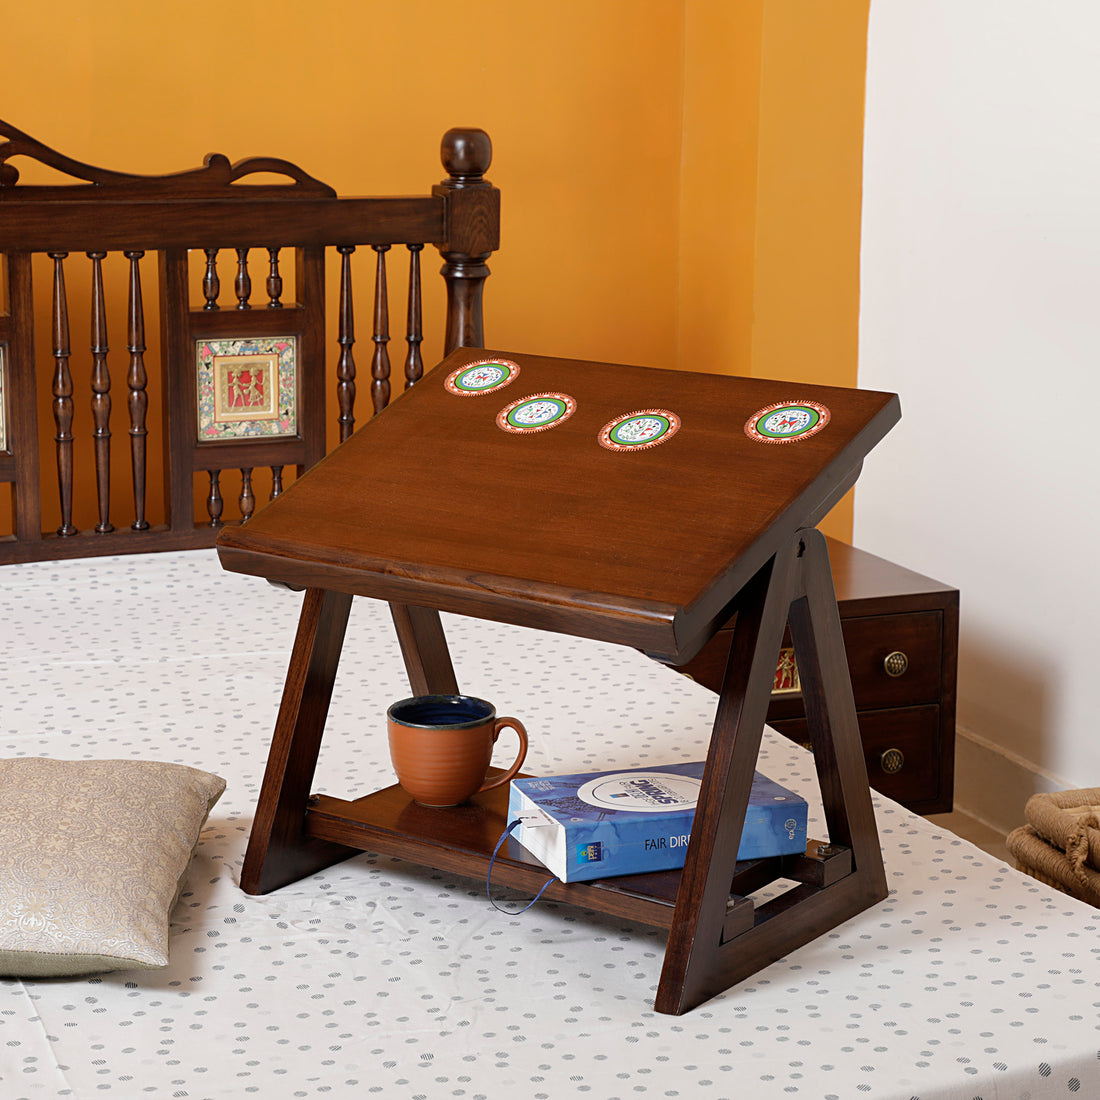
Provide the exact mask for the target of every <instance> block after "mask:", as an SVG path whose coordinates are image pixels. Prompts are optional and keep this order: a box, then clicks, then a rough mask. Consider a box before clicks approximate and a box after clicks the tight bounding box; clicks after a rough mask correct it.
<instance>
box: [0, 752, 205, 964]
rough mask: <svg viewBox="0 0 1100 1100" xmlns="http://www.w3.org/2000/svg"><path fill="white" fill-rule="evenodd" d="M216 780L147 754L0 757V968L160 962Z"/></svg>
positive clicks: (165, 954) (165, 958)
mask: <svg viewBox="0 0 1100 1100" xmlns="http://www.w3.org/2000/svg"><path fill="white" fill-rule="evenodd" d="M224 790H225V780H223V779H221V778H219V777H218V776H216V775H210V774H209V773H207V772H202V771H198V770H196V769H195V768H188V767H184V766H183V765H181V764H163V763H158V762H156V761H151V760H47V759H41V758H38V757H30V758H21V759H16V760H0V976H2V977H37V978H42V977H56V976H60V975H70V976H71V975H77V974H94V973H97V972H102V971H106V970H153V969H157V968H160V967H164V966H167V965H168V919H169V914H170V912H171V909H172V906H173V904H174V903H175V901H176V898H177V897H178V896H179V891H180V889H181V887H182V883H183V877H184V874H185V873H186V871H187V867H188V864H189V863H190V861H191V856H192V853H193V851H194V849H195V845H196V844H197V843H198V839H199V833H200V831H201V830H202V826H203V824H204V822H205V821H206V818H207V815H208V814H209V813H210V810H211V808H212V807H213V806H214V803H216V802H217V801H218V798H219V797H220V796H221V793H222V791H224Z"/></svg>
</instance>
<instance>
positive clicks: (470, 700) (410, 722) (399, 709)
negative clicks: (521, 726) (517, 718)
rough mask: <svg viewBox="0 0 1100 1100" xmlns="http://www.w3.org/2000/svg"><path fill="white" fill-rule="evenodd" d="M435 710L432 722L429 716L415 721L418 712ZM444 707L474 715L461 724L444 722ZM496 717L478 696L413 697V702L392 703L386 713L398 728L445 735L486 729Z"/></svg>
mask: <svg viewBox="0 0 1100 1100" xmlns="http://www.w3.org/2000/svg"><path fill="white" fill-rule="evenodd" d="M433 707H434V708H437V709H436V713H435V715H434V716H432V717H431V718H430V720H428V716H427V715H425V716H424V718H423V720H421V721H417V720H416V716H417V712H418V711H421V712H423V711H426V710H427V711H430V710H431V708H433ZM441 707H454V708H455V711H454V712H453V713H456V714H457V713H460V708H463V707H464V708H466V710H467V712H474V713H471V715H470V717H468V718H465V719H463V720H461V721H457V722H449V721H445V720H441V714H440V711H439V710H438V708H441ZM443 713H445V712H443ZM496 713H497V712H496V707H494V706H493V704H492V703H490V702H488V701H487V700H485V699H479V698H477V696H475V695H449V694H444V695H414V696H413V697H412V698H410V699H400V700H398V701H397V702H396V703H392V704H391V705H390V707H389V709H388V710H387V711H386V717H387V718H389V719H390V721H392V722H394V723H395V724H396V725H399V726H408V727H410V728H411V729H421V730H435V729H437V730H440V731H443V732H445V731H447V730H465V729H474V728H475V727H477V726H483V725H485V723H486V722H491V721H493V719H494V718H496ZM403 714H406V715H408V717H402V715H403Z"/></svg>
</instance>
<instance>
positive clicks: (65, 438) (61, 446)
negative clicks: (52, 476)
mask: <svg viewBox="0 0 1100 1100" xmlns="http://www.w3.org/2000/svg"><path fill="white" fill-rule="evenodd" d="M47 255H48V256H49V257H50V259H51V260H53V314H52V316H53V359H54V373H53V419H54V426H55V427H56V429H57V430H56V434H55V435H54V439H55V441H56V442H57V489H58V493H59V495H60V497H61V526H60V527H58V529H57V533H58V534H59V535H62V536H68V535H75V534H76V527H75V526H73V376H72V373H71V372H70V370H69V355H70V351H69V306H68V301H67V299H66V297H65V267H64V260H65V257H66V256H68V252H48V253H47Z"/></svg>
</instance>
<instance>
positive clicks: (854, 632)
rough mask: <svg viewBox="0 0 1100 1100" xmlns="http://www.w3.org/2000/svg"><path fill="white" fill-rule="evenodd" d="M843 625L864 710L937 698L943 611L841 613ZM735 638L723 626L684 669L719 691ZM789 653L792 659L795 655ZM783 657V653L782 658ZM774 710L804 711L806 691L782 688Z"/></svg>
mask: <svg viewBox="0 0 1100 1100" xmlns="http://www.w3.org/2000/svg"><path fill="white" fill-rule="evenodd" d="M840 627H841V631H842V632H843V634H844V649H845V651H846V653H847V655H848V671H849V673H850V674H851V677H852V693H853V694H854V695H855V699H856V706H857V707H858V708H859V709H860V710H866V709H872V708H879V707H905V706H913V705H915V704H917V703H934V702H938V700H939V698H940V695H941V694H942V690H943V680H942V665H943V615H942V614H941V613H940V612H938V611H917V612H910V613H909V614H905V615H874V616H860V617H858V618H851V619H842V620H841V623H840ZM732 640H733V633H732V631H731V630H729V629H728V628H723V629H722V630H720V631H719V632H718V633H717V634H716V635H715V636H714V638H713V639H712V640H711V641H710V642H709V643H708V644H707V645H706V646H704V647H703V649H702V651H701V652H700V653H699V654H698V655H697V656H696V657H695V658H694V659H693V660H691V661H689V662H688V663H687V664H686V665H684V666H683V667H682V668H681V669H680V671H681V672H686V673H688V674H689V675H690V676H692V677H693V678H694V679H696V680H698V681H699V683H701V684H705V685H706V686H707V687H709V688H710V689H711V690H712V691H720V690H721V688H722V674H723V673H724V671H725V667H726V658H727V656H728V655H729V647H730V643H731V642H732ZM790 644H791V642H790V638H789V637H788V636H784V639H783V645H784V647H785V649H788V648H789V647H790ZM786 659H787V660H789V659H790V655H788V656H787V658H786ZM783 660H784V657H783V655H781V656H780V661H781V662H782V661H783ZM789 679H790V676H789V674H788V675H787V680H789ZM781 682H783V673H782V671H780V672H777V678H776V683H777V686H779V685H780V683H781ZM769 713H770V715H771V717H773V718H779V719H782V718H794V717H795V716H796V715H799V714H801V713H802V696H801V695H800V694H799V693H798V692H797V691H795V692H777V693H776V694H775V695H774V696H773V699H772V709H771V711H770V712H769Z"/></svg>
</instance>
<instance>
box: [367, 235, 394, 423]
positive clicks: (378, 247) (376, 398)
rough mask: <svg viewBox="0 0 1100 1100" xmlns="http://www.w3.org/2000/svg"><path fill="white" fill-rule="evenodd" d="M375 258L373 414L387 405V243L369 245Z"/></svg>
mask: <svg viewBox="0 0 1100 1100" xmlns="http://www.w3.org/2000/svg"><path fill="white" fill-rule="evenodd" d="M371 248H373V249H374V251H375V252H376V253H377V255H378V263H377V265H376V267H375V272H374V331H373V332H372V333H371V339H372V340H373V341H374V354H373V355H372V356H371V364H370V376H371V384H370V396H371V402H372V404H373V405H374V411H375V412H376V413H379V412H381V411H382V410H383V409H384V408H385V407H386V406H387V405H388V404H389V402H390V353H389V351H388V350H387V348H386V345H387V344H388V343H389V341H390V305H389V298H388V296H387V294H386V253H387V252H388V251H389V250H390V246H389V245H388V244H372V245H371Z"/></svg>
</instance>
